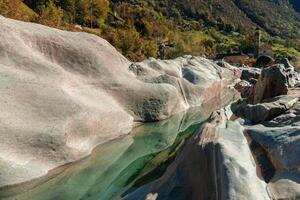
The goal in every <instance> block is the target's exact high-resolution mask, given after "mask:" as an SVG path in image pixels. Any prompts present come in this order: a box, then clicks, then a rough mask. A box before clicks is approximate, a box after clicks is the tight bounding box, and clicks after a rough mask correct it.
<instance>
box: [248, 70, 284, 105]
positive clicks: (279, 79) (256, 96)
mask: <svg viewBox="0 0 300 200" xmlns="http://www.w3.org/2000/svg"><path fill="white" fill-rule="evenodd" d="M287 93H288V80H287V76H286V71H285V68H284V66H283V65H273V66H271V67H268V68H264V69H263V70H262V72H261V75H260V77H259V79H258V81H257V83H256V85H255V87H254V90H253V96H252V103H253V104H257V103H260V102H262V101H263V100H264V99H269V98H272V97H276V96H280V95H286V94H287Z"/></svg>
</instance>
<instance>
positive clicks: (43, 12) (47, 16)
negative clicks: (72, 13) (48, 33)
mask: <svg viewBox="0 0 300 200" xmlns="http://www.w3.org/2000/svg"><path fill="white" fill-rule="evenodd" d="M62 18H63V10H62V9H61V8H60V7H57V6H56V5H55V4H54V3H53V1H49V2H48V3H47V4H46V5H43V6H42V7H41V8H40V17H39V22H40V23H41V24H44V25H47V26H51V27H56V28H59V27H60V26H61V25H62Z"/></svg>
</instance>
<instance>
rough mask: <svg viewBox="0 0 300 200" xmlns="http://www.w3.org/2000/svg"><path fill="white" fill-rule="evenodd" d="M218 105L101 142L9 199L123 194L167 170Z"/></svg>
mask: <svg viewBox="0 0 300 200" xmlns="http://www.w3.org/2000/svg"><path fill="white" fill-rule="evenodd" d="M215 109H216V107H215V106H213V107H211V106H205V107H202V108H200V107H198V108H193V109H190V110H189V111H187V112H185V113H181V114H178V115H176V116H173V117H172V118H170V119H168V120H166V121H161V122H156V123H148V124H141V125H140V126H138V127H136V128H135V129H134V130H133V131H132V133H131V134H130V135H128V136H126V137H124V138H120V139H117V140H114V141H112V142H109V143H107V144H104V145H101V146H99V147H97V148H96V149H95V150H94V152H93V153H92V155H91V156H89V157H87V158H85V159H83V160H81V161H79V162H77V163H74V164H72V165H70V166H69V167H67V169H66V170H64V171H63V172H62V173H60V174H59V175H57V176H55V177H53V178H51V179H50V180H48V181H46V182H45V183H43V184H40V185H38V186H36V187H34V188H32V189H30V190H27V191H23V192H20V191H19V193H18V194H16V191H15V194H13V195H11V196H10V197H7V198H5V199H18V200H29V199H30V200H108V199H120V198H121V196H122V195H124V192H125V191H127V192H128V191H130V190H133V189H135V188H136V187H139V186H141V185H143V184H146V183H147V182H149V181H151V180H153V179H155V178H156V176H158V175H159V174H161V173H163V169H165V168H166V166H167V165H168V160H170V158H172V157H173V156H174V155H175V153H176V151H177V150H178V149H179V148H180V146H181V144H182V143H183V141H184V140H185V139H186V138H187V137H188V136H190V135H191V134H192V133H194V132H195V131H196V130H197V129H198V128H199V126H200V124H201V123H203V122H204V121H205V120H206V119H207V118H208V117H209V115H210V113H211V111H213V110H215ZM154 170H155V171H154ZM157 178H158V177H157ZM0 196H1V195H0Z"/></svg>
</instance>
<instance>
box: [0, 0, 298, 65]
mask: <svg viewBox="0 0 300 200" xmlns="http://www.w3.org/2000/svg"><path fill="white" fill-rule="evenodd" d="M91 2H92V4H91V3H90V1H89V0H64V1H62V0H52V1H50V0H37V1H34V0H24V1H20V0H0V14H2V15H4V16H6V17H11V18H15V19H20V20H24V21H31V22H37V23H41V24H44V25H47V26H51V27H55V28H60V29H65V30H70V31H85V32H89V33H93V34H96V35H99V36H101V37H103V38H105V39H106V40H108V41H109V42H110V43H111V44H113V45H114V46H115V47H116V48H117V49H118V50H119V51H120V52H121V53H123V54H124V55H125V56H126V57H128V58H129V59H131V60H133V61H141V60H144V59H146V58H147V57H159V51H158V46H159V44H160V43H166V44H170V45H171V46H172V47H171V48H168V50H167V52H166V55H165V58H175V57H178V56H180V55H184V54H192V55H206V56H213V55H216V54H218V53H227V52H231V51H243V52H245V53H249V52H250V53H251V52H253V34H254V33H253V30H254V29H255V28H256V27H259V28H260V29H261V30H262V32H263V42H270V43H272V49H273V50H274V52H275V57H276V58H277V59H282V58H283V57H289V58H291V59H293V60H295V61H296V62H297V60H300V53H299V51H300V40H299V38H300V14H299V12H297V10H298V11H299V3H298V2H297V1H295V0H290V1H288V0H272V1H270V0H253V1H247V0H210V1H207V0H164V1H161V0H126V1H125V0H110V1H108V0H92V1H91ZM91 11H92V12H91ZM91 13H92V14H91ZM78 25H80V26H78Z"/></svg>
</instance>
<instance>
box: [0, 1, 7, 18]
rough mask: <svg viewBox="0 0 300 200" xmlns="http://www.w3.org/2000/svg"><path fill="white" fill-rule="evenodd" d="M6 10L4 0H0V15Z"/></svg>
mask: <svg viewBox="0 0 300 200" xmlns="http://www.w3.org/2000/svg"><path fill="white" fill-rule="evenodd" d="M5 11H6V4H5V2H4V0H0V15H3V14H5Z"/></svg>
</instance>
